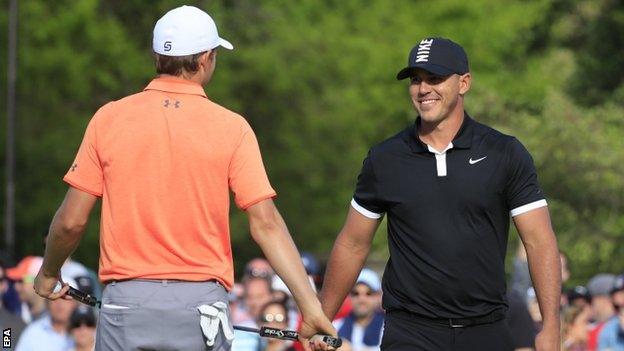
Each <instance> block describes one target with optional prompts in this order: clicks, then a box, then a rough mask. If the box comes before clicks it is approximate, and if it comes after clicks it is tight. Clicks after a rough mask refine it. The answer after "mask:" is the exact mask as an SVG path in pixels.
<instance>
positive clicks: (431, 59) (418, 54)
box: [397, 37, 470, 80]
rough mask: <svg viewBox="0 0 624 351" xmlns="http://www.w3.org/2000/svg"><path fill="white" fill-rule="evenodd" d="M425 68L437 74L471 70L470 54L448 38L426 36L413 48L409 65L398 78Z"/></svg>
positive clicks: (445, 74)
mask: <svg viewBox="0 0 624 351" xmlns="http://www.w3.org/2000/svg"><path fill="white" fill-rule="evenodd" d="M417 68H420V69H424V70H425V71H427V72H430V73H433V74H435V75H437V76H448V75H450V74H453V73H457V74H464V73H467V72H470V69H469V68H468V56H467V55H466V51H464V48H462V47H461V46H460V45H459V44H457V43H455V42H453V41H452V40H449V39H446V38H440V37H435V38H425V39H423V40H421V41H420V43H418V44H417V45H416V46H414V47H413V48H412V50H411V51H410V53H409V57H408V59H407V67H405V68H403V69H402V70H400V71H399V73H398V74H397V79H398V80H401V79H405V78H408V77H409V76H410V75H411V74H412V72H413V71H414V70H415V69H417Z"/></svg>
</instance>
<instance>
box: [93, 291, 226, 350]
mask: <svg viewBox="0 0 624 351" xmlns="http://www.w3.org/2000/svg"><path fill="white" fill-rule="evenodd" d="M217 301H223V302H225V303H227V293H226V290H225V289H224V288H223V286H221V285H220V284H219V283H216V282H182V281H166V280H162V281H161V280H128V281H122V282H113V283H110V284H108V285H106V287H105V288H104V291H103V293H102V307H101V309H100V318H99V321H98V326H97V337H96V344H95V350H96V351H122V350H123V351H125V350H154V351H156V350H158V351H169V350H198V351H200V350H201V351H203V350H211V351H228V350H230V346H231V342H229V341H228V340H227V339H226V338H225V336H224V334H223V331H222V330H220V331H219V333H218V335H217V338H216V341H215V344H214V346H213V347H211V348H209V347H208V346H206V339H205V337H204V335H203V333H202V330H201V327H200V325H199V320H200V314H199V311H198V310H197V306H199V305H203V304H213V303H215V302H217ZM228 319H229V315H228Z"/></svg>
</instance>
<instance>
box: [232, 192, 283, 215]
mask: <svg viewBox="0 0 624 351" xmlns="http://www.w3.org/2000/svg"><path fill="white" fill-rule="evenodd" d="M275 197H277V193H276V192H275V191H273V192H271V193H268V194H265V195H262V196H259V197H258V198H256V199H254V200H253V201H249V202H246V203H244V204H242V205H240V206H239V208H240V209H241V210H243V211H246V210H247V209H248V208H249V207H251V206H253V205H255V204H257V203H259V202H262V201H264V200H268V199H273V198H275Z"/></svg>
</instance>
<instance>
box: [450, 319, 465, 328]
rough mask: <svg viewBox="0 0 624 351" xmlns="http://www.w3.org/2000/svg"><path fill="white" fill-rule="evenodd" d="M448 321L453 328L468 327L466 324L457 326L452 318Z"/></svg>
mask: <svg viewBox="0 0 624 351" xmlns="http://www.w3.org/2000/svg"><path fill="white" fill-rule="evenodd" d="M448 321H449V326H450V327H451V328H464V327H465V326H466V325H464V324H457V323H454V322H453V319H452V318H449V320H448Z"/></svg>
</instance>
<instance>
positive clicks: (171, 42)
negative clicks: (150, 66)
mask: <svg viewBox="0 0 624 351" xmlns="http://www.w3.org/2000/svg"><path fill="white" fill-rule="evenodd" d="M219 46H220V47H223V48H225V49H229V50H231V49H232V48H233V47H232V44H230V43H229V42H228V41H226V40H224V39H222V38H220V37H219V35H218V33H217V28H216V25H215V23H214V22H213V20H212V19H211V18H210V16H209V15H208V14H207V13H205V12H203V11H202V10H200V9H198V8H195V7H192V6H182V7H179V8H176V9H173V10H171V11H169V12H168V13H167V14H165V15H164V16H163V17H162V18H161V19H160V20H159V21H158V22H157V23H156V26H155V28H154V40H153V49H154V52H155V56H156V70H157V73H158V74H159V75H158V77H157V78H155V79H154V80H152V82H151V83H149V85H148V86H147V87H146V88H145V90H144V91H143V92H140V93H138V94H134V95H131V96H128V97H126V98H123V99H121V100H118V101H114V102H111V103H108V104H106V105H104V106H103V107H102V108H100V110H99V111H98V112H97V113H96V114H95V116H94V117H93V118H92V119H91V121H90V122H89V125H88V126H87V130H86V132H85V136H84V139H83V141H82V144H81V145H80V148H79V150H78V154H77V156H76V159H75V161H74V163H73V164H72V165H71V167H70V169H69V171H68V172H67V174H66V175H65V177H64V180H65V182H67V183H68V184H69V185H70V188H69V191H68V192H67V195H66V197H65V200H64V201H63V203H62V204H61V206H60V208H59V210H58V211H57V213H56V215H55V216H54V219H53V221H52V224H51V226H50V235H49V238H48V243H47V248H46V253H45V258H44V263H43V266H42V268H41V270H40V272H39V274H38V276H37V279H36V282H35V289H36V291H37V293H38V294H40V295H41V296H43V297H46V298H49V299H57V298H61V297H65V294H66V292H67V290H68V287H67V286H66V285H65V286H64V287H63V289H61V291H60V292H57V293H54V292H53V291H54V287H55V285H56V283H57V281H58V279H59V272H60V267H61V266H62V264H63V262H64V261H65V259H66V258H67V257H68V256H69V254H71V252H72V251H74V249H75V248H76V247H77V245H78V243H79V241H80V239H81V237H82V235H83V233H84V229H85V227H86V224H87V220H88V216H89V213H90V211H91V209H92V208H93V205H94V204H95V202H96V200H97V199H98V198H100V197H101V198H102V216H101V223H100V261H99V265H100V267H99V276H100V279H101V280H102V282H103V283H105V284H107V285H106V288H105V289H104V292H103V297H102V308H101V311H100V322H99V324H98V332H97V343H96V349H97V350H122V349H123V350H130V349H132V350H134V349H153V350H159V349H167V350H169V349H183V350H199V349H204V348H209V349H212V350H229V348H230V344H231V338H232V332H231V323H230V322H229V320H228V317H229V311H228V310H227V304H226V301H227V300H226V294H227V290H230V289H231V288H232V286H233V283H234V282H233V280H234V272H233V264H232V250H231V245H230V233H229V221H228V212H229V191H228V189H231V190H232V192H233V193H234V200H235V202H236V205H237V206H238V207H239V208H241V209H242V210H244V211H246V212H247V214H248V217H249V222H250V228H251V234H252V237H253V239H254V240H255V241H256V242H257V243H258V245H259V246H260V247H261V249H262V250H263V252H264V254H265V255H266V257H267V258H268V260H269V261H270V262H271V264H272V266H273V268H274V269H275V271H276V272H277V274H278V275H279V276H280V277H282V279H283V280H284V281H285V282H286V284H287V285H288V287H289V288H290V290H291V291H292V292H293V295H294V297H295V299H296V301H297V303H298V305H299V307H300V309H301V311H302V313H303V316H304V323H305V324H304V328H303V330H302V331H303V333H302V335H303V336H305V337H310V336H311V335H312V334H313V333H314V332H320V333H324V334H332V335H335V330H334V329H333V327H332V325H331V323H330V322H329V320H327V318H326V317H325V316H324V315H323V313H322V311H321V307H320V303H319V301H318V299H317V298H316V295H315V294H314V291H313V290H312V287H311V286H310V284H309V282H308V280H307V277H306V273H305V270H304V268H303V265H302V264H301V259H300V257H299V254H298V252H297V249H296V247H295V245H294V243H293V241H292V238H291V237H290V234H289V233H288V229H287V228H286V225H285V223H284V221H283V219H282V217H281V216H280V214H279V212H278V211H277V209H276V208H275V206H274V204H273V200H272V198H273V197H274V196H275V195H276V193H275V191H274V190H273V188H272V187H271V185H270V183H269V180H268V178H267V175H266V172H265V169H264V166H263V164H262V158H261V155H260V150H259V147H258V142H257V140H256V137H255V135H254V132H253V130H252V129H251V127H250V126H249V124H248V123H247V121H246V120H245V119H244V118H243V117H241V116H240V115H237V114H236V113H233V112H231V111H229V110H227V109H226V108H224V107H221V106H219V105H217V104H216V103H214V102H212V101H210V100H209V99H208V98H207V96H206V94H205V92H204V90H203V88H202V85H203V84H206V83H207V82H208V81H209V80H210V78H211V77H212V74H213V72H214V69H215V64H216V55H217V51H216V50H217V47H219ZM215 327H216V328H215ZM303 341H304V342H306V346H307V340H305V339H304V340H303Z"/></svg>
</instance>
